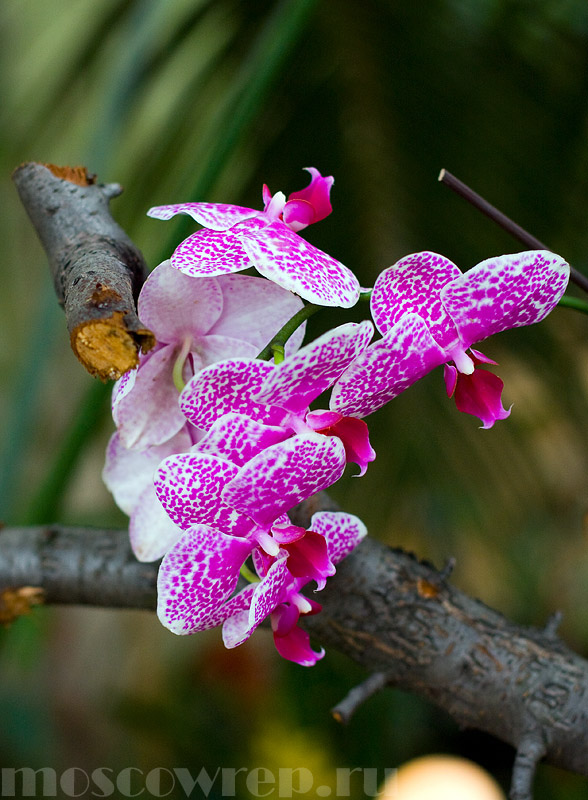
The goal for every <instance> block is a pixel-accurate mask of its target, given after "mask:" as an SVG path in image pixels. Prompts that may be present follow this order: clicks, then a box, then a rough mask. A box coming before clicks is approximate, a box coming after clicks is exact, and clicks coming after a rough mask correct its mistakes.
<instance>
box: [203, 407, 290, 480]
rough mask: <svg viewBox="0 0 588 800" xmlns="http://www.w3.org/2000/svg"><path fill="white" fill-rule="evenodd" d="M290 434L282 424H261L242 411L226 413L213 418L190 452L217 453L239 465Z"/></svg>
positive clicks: (215, 454)
mask: <svg viewBox="0 0 588 800" xmlns="http://www.w3.org/2000/svg"><path fill="white" fill-rule="evenodd" d="M289 435H290V433H289V432H288V431H286V430H285V429H284V428H281V427H275V426H269V425H263V424H262V423H260V422H256V421H255V420H253V419H251V418H250V417H247V416H245V415H243V414H232V413H231V414H225V415H224V416H222V417H220V418H219V419H217V420H216V421H215V422H213V424H212V427H211V428H210V430H209V431H208V433H207V434H206V436H205V437H204V439H202V440H201V441H200V442H199V444H198V445H196V447H194V448H193V450H192V452H199V453H208V454H210V455H214V456H218V457H220V458H224V459H226V460H227V461H230V462H231V463H233V464H236V465H237V466H239V467H242V466H243V465H244V464H246V463H247V461H250V460H251V459H252V458H253V457H254V456H256V455H257V454H258V453H260V452H261V451H262V450H265V448H266V447H270V446H271V445H274V444H277V442H281V441H283V440H284V439H285V438H286V437H288V436H289Z"/></svg>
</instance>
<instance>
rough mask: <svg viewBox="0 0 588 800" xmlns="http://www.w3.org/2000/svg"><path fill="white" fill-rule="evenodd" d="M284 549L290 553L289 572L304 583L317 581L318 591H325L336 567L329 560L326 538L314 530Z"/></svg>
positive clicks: (285, 544) (286, 544)
mask: <svg viewBox="0 0 588 800" xmlns="http://www.w3.org/2000/svg"><path fill="white" fill-rule="evenodd" d="M282 547H283V548H284V550H286V552H287V553H288V571H289V572H290V574H291V575H292V577H294V578H299V579H301V581H303V583H307V582H308V581H311V580H313V581H316V583H317V588H318V590H320V589H324V586H325V583H326V579H327V578H328V577H330V576H331V575H334V574H335V565H334V564H333V563H332V561H331V560H330V558H329V555H328V552H327V542H326V540H325V538H324V536H321V535H320V534H319V533H316V532H315V531H313V530H309V531H306V534H305V536H303V537H300V538H298V539H296V540H295V541H293V542H290V543H283V544H282Z"/></svg>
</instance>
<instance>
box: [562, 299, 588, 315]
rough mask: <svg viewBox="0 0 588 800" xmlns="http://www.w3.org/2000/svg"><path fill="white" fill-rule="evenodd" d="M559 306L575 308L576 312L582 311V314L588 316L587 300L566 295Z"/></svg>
mask: <svg viewBox="0 0 588 800" xmlns="http://www.w3.org/2000/svg"><path fill="white" fill-rule="evenodd" d="M558 306H563V307H564V308H573V309H574V310H575V311H581V312H582V314H588V303H587V302H586V301H585V300H580V298H579V297H569V296H568V295H564V296H563V297H562V298H561V300H560V301H559V303H558Z"/></svg>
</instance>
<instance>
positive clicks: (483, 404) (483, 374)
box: [453, 369, 510, 430]
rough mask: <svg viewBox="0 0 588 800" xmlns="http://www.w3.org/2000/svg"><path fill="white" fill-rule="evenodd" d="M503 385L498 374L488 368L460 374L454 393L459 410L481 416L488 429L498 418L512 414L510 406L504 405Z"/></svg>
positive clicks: (504, 417) (483, 425)
mask: <svg viewBox="0 0 588 800" xmlns="http://www.w3.org/2000/svg"><path fill="white" fill-rule="evenodd" d="M503 387H504V384H503V382H502V381H501V379H500V378H499V377H498V375H495V374H494V373H493V372H488V370H486V369H476V370H475V372H474V373H473V375H461V374H460V375H458V378H457V385H456V387H455V392H454V395H453V398H454V400H455V405H456V406H457V408H458V410H459V411H463V412H464V413H466V414H473V415H474V416H475V417H479V418H480V419H481V420H482V423H483V424H482V427H483V428H484V429H486V430H487V429H488V428H491V427H492V426H493V425H494V423H495V422H496V420H499V419H506V418H507V417H508V416H510V408H509V409H508V410H506V409H505V408H503V406H502V400H501V395H502V389H503Z"/></svg>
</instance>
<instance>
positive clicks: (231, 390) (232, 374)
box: [180, 359, 285, 430]
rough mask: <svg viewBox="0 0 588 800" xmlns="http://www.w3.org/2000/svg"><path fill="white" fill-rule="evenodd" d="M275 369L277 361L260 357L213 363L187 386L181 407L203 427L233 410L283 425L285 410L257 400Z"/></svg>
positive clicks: (198, 425)
mask: <svg viewBox="0 0 588 800" xmlns="http://www.w3.org/2000/svg"><path fill="white" fill-rule="evenodd" d="M274 369H275V367H274V365H273V364H269V363H268V362H267V361H259V360H256V359H251V360H244V359H243V360H236V359H235V360H230V361H222V362H220V363H218V364H211V365H210V366H209V367H207V368H206V369H203V370H202V371H201V372H199V373H198V374H197V375H195V376H194V378H192V380H191V381H189V382H188V384H187V385H186V386H185V388H184V390H183V392H182V394H181V395H180V407H181V409H182V411H183V413H184V414H185V416H186V418H187V419H189V420H190V422H192V423H193V424H194V425H196V426H197V427H198V428H202V429H203V430H208V429H209V428H210V426H211V425H212V423H213V422H214V421H215V420H217V419H219V417H222V416H223V415H224V414H229V413H231V412H234V413H236V414H245V415H246V416H249V417H251V419H254V420H256V421H257V422H262V423H264V424H266V425H279V424H280V423H281V422H282V420H283V419H284V417H285V413H284V412H283V411H280V409H277V408H273V407H272V406H268V405H266V404H265V403H257V402H256V401H255V400H253V398H254V396H255V395H256V394H257V393H258V392H259V390H260V389H261V387H262V385H263V382H264V381H265V379H266V378H267V376H268V375H269V373H270V372H272V370H274Z"/></svg>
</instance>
